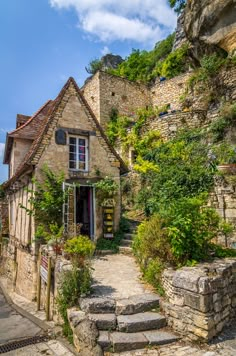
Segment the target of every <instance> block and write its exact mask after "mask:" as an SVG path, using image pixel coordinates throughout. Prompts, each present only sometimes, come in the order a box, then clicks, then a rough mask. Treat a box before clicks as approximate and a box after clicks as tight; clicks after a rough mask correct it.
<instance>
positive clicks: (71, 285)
mask: <svg viewBox="0 0 236 356" xmlns="http://www.w3.org/2000/svg"><path fill="white" fill-rule="evenodd" d="M90 287H91V269H90V266H89V265H86V266H84V267H83V268H82V269H78V268H76V267H75V266H74V267H73V269H72V270H70V271H65V272H63V278H62V281H61V285H60V289H59V293H58V297H57V300H56V303H57V306H58V311H59V313H60V315H61V317H62V318H63V321H64V324H63V332H64V335H65V336H67V337H68V339H69V341H70V342H71V343H72V342H73V332H72V330H71V328H70V325H69V322H68V319H67V309H68V308H71V307H73V306H75V305H76V304H77V302H78V298H79V297H80V295H82V294H88V293H89V291H90Z"/></svg>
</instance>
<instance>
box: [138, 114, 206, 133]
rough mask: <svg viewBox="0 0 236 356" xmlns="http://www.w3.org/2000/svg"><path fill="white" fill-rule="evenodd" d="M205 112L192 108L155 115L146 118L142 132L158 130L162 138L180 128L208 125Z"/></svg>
mask: <svg viewBox="0 0 236 356" xmlns="http://www.w3.org/2000/svg"><path fill="white" fill-rule="evenodd" d="M208 123H209V122H208V121H207V118H206V112H205V111H202V110H194V111H188V112H182V111H179V112H175V113H169V114H166V115H164V116H161V117H159V116H157V117H154V118H150V119H148V120H147V122H146V124H145V125H144V126H143V128H142V130H143V133H145V132H148V131H159V132H160V134H161V136H162V137H163V138H164V139H166V140H167V139H170V138H171V137H173V136H175V134H176V132H177V131H178V130H180V129H181V128H184V127H186V128H197V127H203V126H207V125H208Z"/></svg>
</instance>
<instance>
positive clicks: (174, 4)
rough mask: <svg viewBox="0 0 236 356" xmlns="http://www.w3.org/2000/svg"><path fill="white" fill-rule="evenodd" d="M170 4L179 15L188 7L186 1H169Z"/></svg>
mask: <svg viewBox="0 0 236 356" xmlns="http://www.w3.org/2000/svg"><path fill="white" fill-rule="evenodd" d="M168 2H169V4H170V6H171V7H172V8H173V9H174V10H175V11H176V12H177V13H180V12H181V10H183V9H184V7H185V5H186V0H168Z"/></svg>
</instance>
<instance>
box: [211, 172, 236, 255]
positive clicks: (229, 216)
mask: <svg viewBox="0 0 236 356" xmlns="http://www.w3.org/2000/svg"><path fill="white" fill-rule="evenodd" d="M209 205H210V206H211V207H213V208H215V209H216V211H217V212H218V213H219V215H220V216H221V217H222V218H223V219H224V220H225V221H226V222H229V223H230V224H232V226H233V228H234V231H233V233H232V234H231V235H230V236H228V237H227V236H224V235H219V236H218V238H217V241H216V242H217V243H219V244H221V245H223V246H227V247H232V248H236V180H235V172H233V174H232V173H231V174H230V173H227V174H224V176H222V177H221V178H217V179H216V180H215V186H214V191H213V192H212V193H211V195H210V199H209Z"/></svg>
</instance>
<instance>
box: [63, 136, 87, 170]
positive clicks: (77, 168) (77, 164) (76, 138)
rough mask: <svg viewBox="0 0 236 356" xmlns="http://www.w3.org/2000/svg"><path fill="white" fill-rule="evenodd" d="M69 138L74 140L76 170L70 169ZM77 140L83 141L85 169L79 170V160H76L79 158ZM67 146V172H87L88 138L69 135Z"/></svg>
mask: <svg viewBox="0 0 236 356" xmlns="http://www.w3.org/2000/svg"><path fill="white" fill-rule="evenodd" d="M70 138H74V139H75V140H76V145H75V147H76V161H75V162H76V168H71V167H70ZM79 139H83V140H85V169H81V168H79V162H80V161H79V160H78V159H77V158H78V157H79ZM68 140H69V142H68V146H69V170H71V171H80V172H88V155H89V150H88V145H89V140H88V137H86V136H78V135H70V136H69V137H68Z"/></svg>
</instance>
